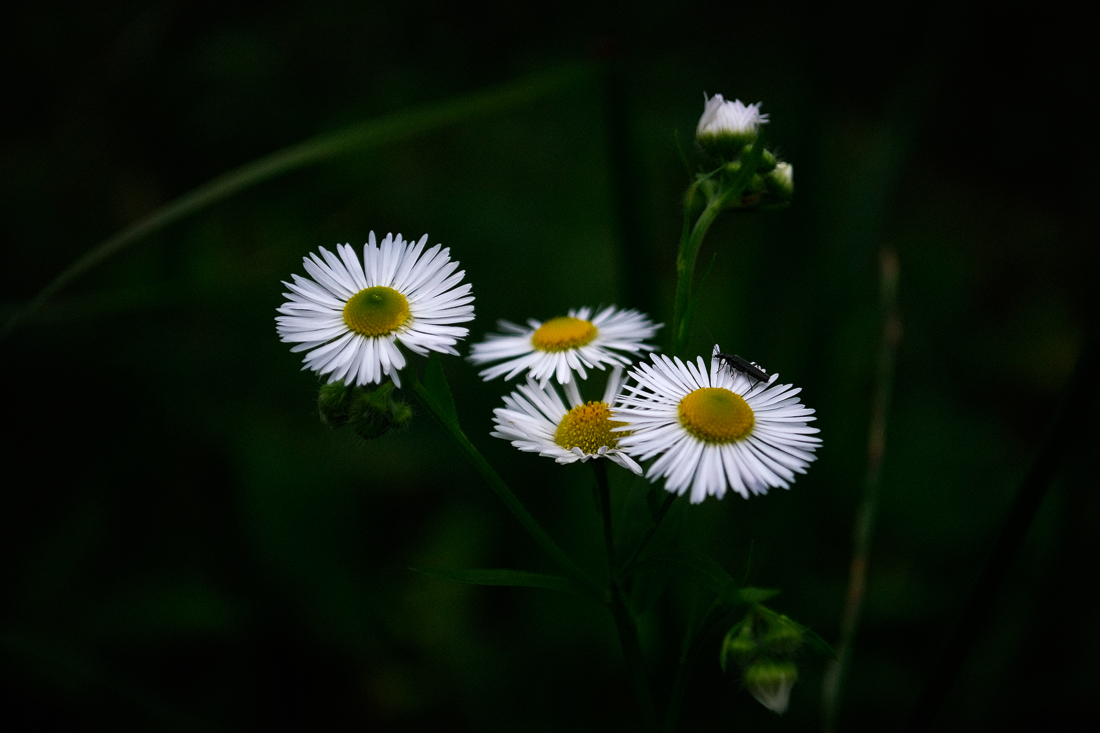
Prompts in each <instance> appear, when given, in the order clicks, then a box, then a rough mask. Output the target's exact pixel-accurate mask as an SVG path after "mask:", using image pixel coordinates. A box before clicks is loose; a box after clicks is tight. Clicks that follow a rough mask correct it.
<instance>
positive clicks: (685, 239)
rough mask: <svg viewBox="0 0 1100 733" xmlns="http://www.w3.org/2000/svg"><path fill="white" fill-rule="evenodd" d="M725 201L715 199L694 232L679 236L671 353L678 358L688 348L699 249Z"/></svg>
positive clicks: (686, 230)
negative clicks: (690, 304) (692, 285)
mask: <svg viewBox="0 0 1100 733" xmlns="http://www.w3.org/2000/svg"><path fill="white" fill-rule="evenodd" d="M723 201H724V199H723V200H719V199H712V200H711V201H710V202H709V203H708V204H707V206H706V208H705V209H703V213H701V214H700V215H699V218H698V219H697V220H696V221H695V225H694V226H693V227H692V228H691V231H690V232H689V231H688V229H687V227H684V232H683V234H682V235H681V237H680V251H679V253H678V254H677V255H676V307H675V312H674V315H673V319H672V323H673V334H672V338H673V347H672V353H673V354H676V355H681V354H683V351H684V346H686V345H687V334H688V326H689V324H688V322H687V321H688V319H687V308H688V302H689V301H690V300H691V280H692V277H693V276H694V275H695V261H696V260H697V259H698V257H699V249H700V248H701V247H702V246H703V239H704V238H705V237H706V236H707V230H708V229H710V225H711V224H713V223H714V220H715V219H717V218H718V214H719V213H720V212H721V211H722V208H723V206H724V205H725V204H724V203H723Z"/></svg>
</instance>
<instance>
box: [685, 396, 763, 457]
mask: <svg viewBox="0 0 1100 733" xmlns="http://www.w3.org/2000/svg"><path fill="white" fill-rule="evenodd" d="M679 413H680V424H681V425H683V426H684V429H685V430H687V431H688V432H689V433H691V434H692V435H694V436H695V437H696V438H699V439H700V440H704V441H706V442H707V443H732V442H733V441H735V440H741V439H742V438H745V437H747V436H748V435H749V433H751V432H752V426H753V425H754V424H755V423H756V418H755V417H753V413H752V408H751V407H749V404H748V403H747V402H745V400H744V398H743V397H741V395H739V394H736V393H734V392H731V391H730V390H728V389H724V388H722V387H704V388H703V389H697V390H695V391H694V392H691V393H689V394H688V395H687V396H686V397H684V399H682V400H680V407H679Z"/></svg>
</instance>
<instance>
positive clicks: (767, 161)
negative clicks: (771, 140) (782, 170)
mask: <svg viewBox="0 0 1100 733" xmlns="http://www.w3.org/2000/svg"><path fill="white" fill-rule="evenodd" d="M751 151H752V146H751V145H746V146H745V147H743V148H741V157H742V158H743V157H745V156H746V155H748V154H749V153H750V152H751ZM777 162H778V161H777V160H776V159H775V153H773V152H772V151H770V150H768V149H767V148H764V150H763V152H761V153H760V165H758V166H757V167H756V172H757V173H768V172H770V171H772V170H775V166H776V163H777Z"/></svg>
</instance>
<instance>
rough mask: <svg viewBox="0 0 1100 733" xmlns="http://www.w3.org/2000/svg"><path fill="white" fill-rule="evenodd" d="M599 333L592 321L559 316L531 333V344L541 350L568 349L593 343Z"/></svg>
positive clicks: (555, 350)
mask: <svg viewBox="0 0 1100 733" xmlns="http://www.w3.org/2000/svg"><path fill="white" fill-rule="evenodd" d="M599 333H600V330H599V329H598V328H596V327H595V326H594V325H593V324H592V321H586V320H584V319H581V318H574V317H573V316H558V317H557V318H551V319H550V320H549V321H547V322H546V323H544V324H542V325H541V326H539V327H538V328H537V329H535V332H534V333H533V334H531V345H532V346H534V347H535V348H536V349H538V350H539V351H550V352H557V351H568V350H569V349H576V348H579V347H581V346H585V345H587V344H590V343H592V339H594V338H596V336H597V335H599Z"/></svg>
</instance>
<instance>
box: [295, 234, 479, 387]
mask: <svg viewBox="0 0 1100 733" xmlns="http://www.w3.org/2000/svg"><path fill="white" fill-rule="evenodd" d="M427 242H428V235H427V234H425V235H424V236H423V237H421V238H420V241H418V242H417V243H416V244H413V243H412V242H406V241H405V240H404V239H402V238H401V235H400V234H398V235H397V236H396V237H395V236H393V235H392V234H387V235H386V238H385V239H383V240H382V243H381V244H378V243H377V242H376V241H375V237H374V232H371V233H370V237H369V241H368V242H367V244H365V245H364V246H363V261H362V264H360V262H359V258H358V257H357V256H356V254H355V250H354V249H352V248H351V247H350V246H348V245H346V244H343V245H337V246H336V252H337V254H338V255H339V256H337V255H334V254H332V253H331V252H329V251H328V250H327V249H325V248H324V247H321V248H320V250H321V253H320V255H319V256H318V255H317V254H315V253H310V255H309V257H306V258H304V259H303V260H302V264H303V265H304V266H305V269H306V272H308V273H309V274H310V277H311V278H312V279H310V278H305V277H301V276H299V275H292V276H291V277H292V278H293V280H294V282H293V283H288V282H285V281H284V282H283V285H286V286H287V288H289V289H290V292H289V293H284V296H285V297H286V298H287V301H286V302H285V303H283V304H282V305H281V306H280V307H279V309H278V312H279V313H280V314H282V315H279V316H276V318H275V323H276V329H277V330H278V332H279V337H280V338H281V340H282V341H284V342H287V343H293V344H295V346H294V347H293V348H292V349H291V351H293V352H298V351H308V352H309V353H307V354H306V356H305V367H303V368H308V369H312V370H313V371H315V372H317V373H318V374H327V375H328V381H329V382H335V381H337V380H339V379H342V380H344V381H345V382H347V383H348V384H357V385H363V384H370V383H372V382H373V383H378V382H381V381H382V379H383V377H388V378H389V379H391V380H393V382H394V384H396V385H397V386H401V381H400V377H399V376H398V371H399V370H400V369H402V368H403V367H404V366H405V356H404V355H403V354H402V353H401V350H400V349H399V348H398V347H397V344H398V343H401V344H402V345H403V346H405V347H406V348H408V349H409V350H410V351H413V352H415V353H417V354H420V355H422V356H427V355H428V352H429V351H440V352H443V353H446V354H455V355H457V354H458V352H457V351H455V348H454V345H455V343H457V341H458V339H461V338H465V336H466V334H467V333H469V329H467V328H462V327H459V326H455V325H452V324H455V323H465V322H467V321H472V320H473V318H474V306H473V305H472V303H473V301H474V297H473V296H472V295H470V285H469V284H468V283H467V284H462V285H460V284H459V283H461V282H462V278H463V276H464V275H465V274H466V273H465V272H463V271H459V272H455V270H456V269H457V268H458V263H457V262H454V261H453V260H451V254H450V252H451V251H450V249H446V248H444V247H443V245H441V244H437V245H435V246H434V247H432V248H431V249H429V250H427V251H424V247H425V245H426V244H427Z"/></svg>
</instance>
